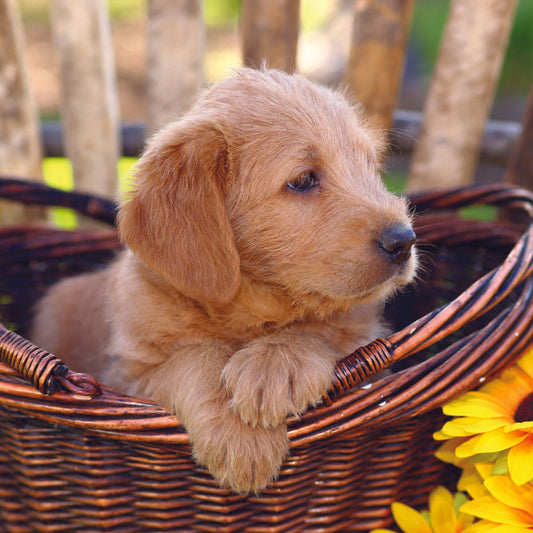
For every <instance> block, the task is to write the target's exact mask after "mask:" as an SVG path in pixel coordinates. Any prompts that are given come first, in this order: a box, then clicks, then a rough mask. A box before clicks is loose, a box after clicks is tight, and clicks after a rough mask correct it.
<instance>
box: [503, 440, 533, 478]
mask: <svg viewBox="0 0 533 533" xmlns="http://www.w3.org/2000/svg"><path fill="white" fill-rule="evenodd" d="M532 458H533V438H531V437H529V438H527V439H525V440H524V441H522V442H521V443H520V444H517V445H516V446H513V447H512V448H511V449H510V450H509V454H508V456H507V465H508V467H509V475H510V476H511V479H512V480H513V483H515V484H516V485H523V484H524V483H527V482H528V481H530V480H531V479H533V460H532Z"/></svg>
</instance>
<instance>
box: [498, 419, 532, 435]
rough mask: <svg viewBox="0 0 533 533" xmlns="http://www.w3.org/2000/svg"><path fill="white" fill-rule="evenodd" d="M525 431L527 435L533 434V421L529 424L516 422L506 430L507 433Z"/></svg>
mask: <svg viewBox="0 0 533 533" xmlns="http://www.w3.org/2000/svg"><path fill="white" fill-rule="evenodd" d="M516 430H520V431H525V432H526V433H531V432H532V431H533V421H528V422H516V423H515V424H510V425H508V426H507V427H506V428H505V431H506V432H507V433H509V432H510V431H516Z"/></svg>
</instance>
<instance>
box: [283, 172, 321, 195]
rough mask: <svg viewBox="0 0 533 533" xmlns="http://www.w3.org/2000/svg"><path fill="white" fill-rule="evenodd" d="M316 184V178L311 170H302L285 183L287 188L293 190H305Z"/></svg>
mask: <svg viewBox="0 0 533 533" xmlns="http://www.w3.org/2000/svg"><path fill="white" fill-rule="evenodd" d="M317 185H318V178H317V177H316V175H315V173H314V172H313V171H312V170H308V171H307V172H303V173H302V174H300V175H299V176H298V177H297V178H295V179H293V180H291V181H289V183H287V188H288V189H290V190H291V191H295V192H307V191H310V190H311V189H312V188H313V187H316V186H317Z"/></svg>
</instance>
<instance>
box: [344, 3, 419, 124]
mask: <svg viewBox="0 0 533 533" xmlns="http://www.w3.org/2000/svg"><path fill="white" fill-rule="evenodd" d="M413 6H414V0H376V1H374V2H368V0H355V16H354V22H353V29H352V43H351V47H350V55H349V59H348V65H347V68H346V72H345V75H344V82H345V84H346V85H347V86H348V88H349V89H350V91H351V92H352V93H353V94H354V95H355V97H356V98H357V100H358V101H359V102H361V103H362V104H363V106H364V108H365V110H366V111H367V113H368V114H369V115H370V117H372V118H373V119H374V121H375V123H376V125H377V126H378V127H380V128H383V129H385V130H388V129H390V127H391V124H392V114H393V111H394V109H395V107H396V101H397V97H398V91H399V87H400V84H401V78H402V74H403V67H404V62H405V53H406V49H407V42H408V37H409V27H410V24H411V18H412V13H413Z"/></svg>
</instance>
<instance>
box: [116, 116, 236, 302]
mask: <svg viewBox="0 0 533 533" xmlns="http://www.w3.org/2000/svg"><path fill="white" fill-rule="evenodd" d="M191 122H192V121H189V122H188V123H186V122H175V123H173V124H171V125H170V126H168V127H167V128H165V129H164V130H163V131H161V132H160V133H159V134H158V135H156V136H155V137H153V138H152V140H151V141H150V143H149V145H148V147H147V149H146V151H145V153H144V154H143V156H142V157H141V159H140V160H139V161H138V163H137V166H136V170H135V178H136V179H135V182H134V190H133V192H131V193H130V195H129V199H128V200H127V201H126V202H125V203H124V204H123V205H122V206H121V208H120V211H119V215H118V224H119V233H120V237H121V239H122V240H123V241H124V242H125V243H126V244H127V245H128V246H129V248H130V249H131V250H132V251H133V252H134V253H135V254H136V255H137V256H138V257H139V258H140V259H141V260H142V261H144V262H145V263H146V264H148V265H149V266H150V267H151V268H152V269H153V270H154V271H156V272H158V273H159V274H161V275H162V276H163V277H164V278H165V279H166V280H167V281H168V282H169V283H170V284H171V285H173V286H174V287H176V288H177V289H178V290H179V291H181V292H182V293H184V294H185V295H186V296H189V297H190V298H193V299H195V300H198V301H201V302H209V303H213V304H223V303H227V302H228V301H229V300H231V298H232V297H233V296H234V295H235V293H236V292H237V289H238V286H239V281H240V276H239V256H238V253H237V249H236V247H235V242H234V239H233V232H232V230H231V227H230V224H229V220H228V216H227V213H226V208H225V204H224V193H223V189H224V187H225V186H226V184H227V181H228V178H229V176H228V175H227V174H228V173H229V170H228V167H229V161H228V148H227V144H226V140H225V137H224V135H223V134H222V133H221V132H220V131H218V130H217V129H216V128H214V127H213V126H212V125H207V124H198V123H191Z"/></svg>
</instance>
